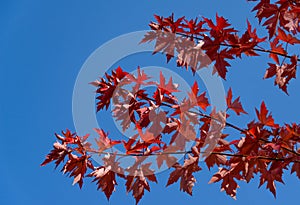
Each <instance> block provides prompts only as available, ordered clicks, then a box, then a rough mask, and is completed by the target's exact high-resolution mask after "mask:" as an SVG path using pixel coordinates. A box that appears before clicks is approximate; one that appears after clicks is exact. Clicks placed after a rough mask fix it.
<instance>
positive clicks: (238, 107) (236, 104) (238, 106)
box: [226, 88, 248, 115]
mask: <svg viewBox="0 0 300 205" xmlns="http://www.w3.org/2000/svg"><path fill="white" fill-rule="evenodd" d="M226 103H227V107H228V109H231V110H233V111H234V112H235V113H236V114H237V115H240V114H241V113H244V114H248V113H247V112H246V111H245V110H244V108H243V106H242V103H241V102H240V97H238V98H236V99H235V100H234V101H233V102H232V90H231V88H229V90H228V92H227V97H226Z"/></svg>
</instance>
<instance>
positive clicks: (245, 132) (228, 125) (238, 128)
mask: <svg viewBox="0 0 300 205" xmlns="http://www.w3.org/2000/svg"><path fill="white" fill-rule="evenodd" d="M145 99H146V100H151V101H155V100H154V99H152V98H149V97H145ZM161 105H164V106H167V107H169V108H172V105H170V104H168V103H164V102H162V103H161ZM187 112H189V113H191V114H196V115H199V116H201V117H205V118H208V119H211V120H216V121H218V122H220V123H223V122H221V121H220V120H219V119H217V118H214V117H212V116H210V115H207V114H204V113H202V112H195V111H187ZM225 126H226V127H231V128H233V129H235V130H238V131H240V132H241V133H244V134H247V135H251V136H253V135H252V134H251V133H250V132H249V131H248V130H247V129H243V128H240V127H238V126H236V125H234V124H232V123H229V122H225ZM253 137H254V136H253ZM259 140H260V141H263V142H265V143H272V142H271V141H268V140H265V139H262V138H260V139H259ZM281 148H282V149H284V150H285V151H288V152H290V153H293V154H295V155H297V156H300V153H298V152H296V151H295V150H293V149H289V148H286V147H281Z"/></svg>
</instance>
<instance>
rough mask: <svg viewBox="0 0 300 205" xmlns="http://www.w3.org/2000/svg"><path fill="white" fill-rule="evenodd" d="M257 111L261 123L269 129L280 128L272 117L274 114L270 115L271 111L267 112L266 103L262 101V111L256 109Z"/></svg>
mask: <svg viewBox="0 0 300 205" xmlns="http://www.w3.org/2000/svg"><path fill="white" fill-rule="evenodd" d="M255 111H256V115H257V118H258V119H259V121H260V122H261V123H262V124H263V125H266V126H269V127H274V128H276V127H278V124H275V123H274V119H273V117H272V114H271V113H269V111H268V110H267V107H266V104H265V102H264V101H262V103H261V105H260V111H259V110H257V109H255Z"/></svg>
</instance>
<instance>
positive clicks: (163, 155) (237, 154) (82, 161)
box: [42, 67, 300, 203]
mask: <svg viewBox="0 0 300 205" xmlns="http://www.w3.org/2000/svg"><path fill="white" fill-rule="evenodd" d="M105 76H106V78H107V79H103V78H102V79H100V81H96V82H94V83H93V84H94V85H96V87H97V93H98V97H97V99H98V100H99V101H98V102H97V105H98V107H100V109H104V108H107V107H108V106H109V104H110V103H111V102H112V101H113V103H114V113H115V117H116V119H118V120H120V121H122V122H121V124H122V125H123V128H124V129H127V128H128V127H129V126H130V124H132V125H134V127H135V129H136V131H137V134H135V135H133V136H132V137H131V138H130V139H128V140H127V141H126V140H112V139H111V138H110V137H109V136H108V133H106V132H105V131H104V130H103V129H95V131H96V133H97V134H98V137H97V138H96V139H95V141H96V145H97V147H96V148H93V147H92V145H91V143H89V142H87V139H88V135H86V136H84V137H79V136H77V135H76V134H72V133H71V132H70V131H69V130H67V131H66V132H62V134H63V136H61V135H58V134H56V137H57V139H58V140H59V141H60V142H55V143H54V146H53V150H51V152H50V153H49V154H48V155H47V156H46V160H45V161H44V162H43V163H42V165H46V164H48V163H49V162H52V161H53V162H54V163H55V165H56V167H57V166H58V165H59V164H61V163H63V162H64V159H65V158H66V157H67V158H68V160H67V162H66V163H64V165H63V169H62V170H61V171H62V172H63V173H69V174H70V175H69V176H70V177H74V184H75V183H78V184H79V186H80V187H82V184H83V179H84V177H85V175H86V172H87V170H88V169H90V170H91V172H90V173H89V174H87V176H88V177H92V178H93V182H96V184H97V188H98V189H100V190H101V191H103V192H104V193H105V195H106V197H107V199H109V198H110V196H111V195H112V193H113V191H114V190H115V188H116V185H117V177H120V178H123V179H125V180H126V190H127V192H132V195H133V196H134V198H135V200H136V203H138V202H139V201H140V199H141V198H142V196H143V195H144V191H145V190H147V191H150V186H149V181H152V182H157V179H156V176H155V173H154V171H153V170H152V169H151V166H152V165H153V164H151V163H149V162H146V159H147V157H150V156H151V157H153V156H154V157H156V165H157V167H161V166H162V164H163V163H165V164H166V165H167V166H168V167H169V168H174V170H173V171H172V172H171V173H170V176H169V179H168V182H167V186H169V185H171V184H173V183H175V182H177V181H180V190H182V191H184V192H187V193H188V194H190V195H192V188H193V187H194V185H195V182H196V178H195V176H194V173H195V172H198V171H200V170H201V168H200V163H199V161H200V159H201V154H204V155H205V156H206V158H205V164H206V166H207V167H208V168H209V169H211V168H212V167H214V166H217V167H219V171H218V172H217V173H215V174H214V175H213V177H212V178H211V180H210V183H214V182H219V181H221V182H222V183H221V189H222V190H225V192H226V193H227V194H228V195H230V196H232V197H234V198H235V196H236V189H237V188H238V181H240V180H243V181H247V182H249V181H250V180H251V179H252V178H253V177H254V175H260V186H261V185H263V184H264V183H267V188H268V189H269V190H270V191H271V192H272V193H273V194H274V195H275V194H276V188H275V183H274V182H275V181H278V182H283V180H282V174H283V170H284V169H288V168H289V167H290V165H291V172H295V173H296V174H297V176H298V177H299V178H300V166H299V162H300V161H299V160H300V152H299V151H300V150H296V147H297V143H299V142H300V125H297V124H290V125H287V124H286V125H284V126H279V125H278V124H275V122H274V119H273V117H272V115H271V113H270V112H269V111H268V110H267V108H266V105H265V103H264V102H262V104H261V107H260V109H259V110H258V109H256V114H257V120H256V121H252V122H250V123H249V124H248V125H247V128H245V129H241V128H238V127H236V126H234V125H232V124H230V123H226V122H224V121H223V118H224V116H222V113H216V112H215V110H214V109H213V110H212V111H211V113H207V114H204V113H203V112H205V111H206V110H207V107H208V106H210V104H209V102H208V99H207V98H206V96H205V93H199V87H198V84H197V83H196V82H195V83H194V84H193V86H191V92H189V93H187V95H188V98H185V99H183V100H182V102H179V101H178V100H177V99H176V97H175V96H174V95H173V94H174V92H178V89H177V86H176V84H174V83H173V81H172V78H170V79H169V81H168V83H166V79H165V77H164V76H163V74H162V73H160V80H159V82H153V81H150V79H151V78H150V77H149V76H147V75H146V74H145V73H144V71H141V70H140V69H138V72H137V75H136V76H135V75H133V74H126V75H125V72H124V71H123V70H122V68H121V67H118V68H117V70H116V71H113V72H112V74H111V75H109V74H106V75H105ZM121 78H122V80H121ZM97 82H101V83H97ZM107 82H110V83H107ZM112 82H113V83H112ZM117 84H118V85H119V86H116V85H117ZM130 84H131V87H132V90H130V89H128V85H130ZM149 84H151V86H156V89H155V90H154V91H153V94H152V95H150V94H149V93H148V90H144V89H142V88H141V85H149ZM120 85H126V86H127V89H126V95H122V93H123V92H125V89H124V88H123V87H122V86H120ZM102 88H105V89H106V92H103V89H102ZM112 88H113V89H112ZM139 88H141V89H139ZM136 89H138V90H136ZM112 90H114V91H112ZM116 91H118V92H116ZM109 92H112V93H109ZM113 93H114V94H113ZM106 96H111V97H110V98H109V100H108V98H107V97H106ZM115 96H117V97H115ZM226 102H227V111H228V112H229V111H232V113H235V114H236V115H240V114H242V113H243V114H247V112H246V111H245V110H244V108H243V106H242V104H241V101H240V98H239V97H238V98H236V99H233V93H232V90H231V89H229V90H228V93H227V96H226ZM99 105H101V106H99ZM122 107H124V108H126V109H123V108H122ZM160 107H166V108H168V109H169V110H168V111H165V112H162V111H161V112H158V113H156V114H155V113H153V112H152V111H154V110H158V109H159V108H160ZM194 108H196V109H195V110H202V111H203V112H199V113H195V112H193V109H194ZM151 115H154V116H152V117H151ZM227 117H229V115H227ZM151 119H152V120H151ZM197 123H198V124H199V125H200V129H199V135H198V134H197V132H198V130H195V125H196V124H197ZM161 124H164V127H162V125H161ZM220 124H224V126H226V127H228V128H230V127H231V128H233V129H236V130H237V131H239V132H240V134H241V138H240V139H236V140H231V141H228V140H227V137H228V135H227V134H222V133H221V130H222V129H223V127H224V126H223V127H222V126H221V125H220ZM218 131H219V132H218ZM212 136H214V137H215V138H211V137H212ZM216 136H219V137H217V138H216ZM214 140H215V142H214ZM190 141H194V142H195V145H194V146H193V147H191V149H190V150H187V151H186V150H185V149H186V142H190ZM117 144H122V145H123V147H124V150H125V151H126V154H125V155H124V154H123V155H122V154H120V153H109V152H107V150H108V149H110V148H113V147H114V146H115V145H117ZM206 145H209V146H210V148H211V149H210V150H208V149H207V148H204V147H205V146H206ZM211 145H213V146H211ZM182 151H185V152H184V153H185V154H186V156H187V158H186V159H185V160H184V163H183V164H182V165H181V164H179V163H178V162H177V158H176V157H174V155H173V154H176V153H179V152H181V153H182ZM95 153H96V154H105V157H104V158H103V165H102V166H100V167H94V165H93V162H92V161H91V160H90V157H91V155H92V154H95ZM120 155H121V157H124V156H127V157H134V158H135V162H134V163H133V164H132V165H131V166H129V167H126V168H123V167H121V166H120V164H119V162H118V157H119V156H120ZM156 165H155V166H156ZM126 173H127V174H126Z"/></svg>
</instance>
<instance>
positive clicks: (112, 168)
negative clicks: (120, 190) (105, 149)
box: [88, 154, 125, 200]
mask: <svg viewBox="0 0 300 205" xmlns="http://www.w3.org/2000/svg"><path fill="white" fill-rule="evenodd" d="M103 161H104V164H105V166H100V167H97V168H95V170H94V171H93V172H91V173H90V174H89V175H88V177H93V178H94V179H93V182H95V181H96V184H97V185H98V186H97V190H99V189H101V190H102V191H103V192H104V194H105V195H106V198H107V200H109V198H110V196H111V195H112V193H113V192H114V191H115V186H116V185H118V184H117V181H116V175H117V174H118V175H119V176H120V177H123V178H125V177H124V171H123V169H122V168H121V167H120V166H119V162H117V161H116V155H115V154H113V155H106V156H105V157H104V158H103Z"/></svg>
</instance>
